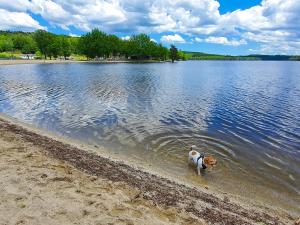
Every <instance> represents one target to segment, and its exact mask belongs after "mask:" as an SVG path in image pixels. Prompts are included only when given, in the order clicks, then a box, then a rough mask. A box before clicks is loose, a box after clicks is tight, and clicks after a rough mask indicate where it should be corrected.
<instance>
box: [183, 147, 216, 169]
mask: <svg viewBox="0 0 300 225" xmlns="http://www.w3.org/2000/svg"><path fill="white" fill-rule="evenodd" d="M195 147H196V146H195V145H192V146H191V147H190V152H189V159H188V160H189V163H192V164H194V165H196V166H197V171H198V175H200V170H201V169H204V170H205V169H206V168H207V167H214V166H215V165H216V164H217V160H216V159H215V158H214V157H213V156H211V155H208V156H205V155H204V154H200V153H199V152H197V151H195V150H194V148H195Z"/></svg>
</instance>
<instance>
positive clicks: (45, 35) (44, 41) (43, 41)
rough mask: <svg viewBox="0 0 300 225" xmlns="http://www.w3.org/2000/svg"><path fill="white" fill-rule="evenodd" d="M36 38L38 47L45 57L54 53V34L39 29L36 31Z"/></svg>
mask: <svg viewBox="0 0 300 225" xmlns="http://www.w3.org/2000/svg"><path fill="white" fill-rule="evenodd" d="M34 39H35V41H36V43H37V47H38V48H39V50H40V52H41V53H42V54H43V55H44V57H45V59H46V58H47V55H48V54H52V53H53V52H51V50H53V49H52V47H51V46H50V45H51V43H52V42H53V39H54V35H53V34H51V33H49V32H47V31H44V30H37V31H36V32H35V33H34ZM50 52H51V53H50Z"/></svg>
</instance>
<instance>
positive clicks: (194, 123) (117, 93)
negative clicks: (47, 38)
mask: <svg viewBox="0 0 300 225" xmlns="http://www.w3.org/2000/svg"><path fill="white" fill-rule="evenodd" d="M0 112H3V113H5V114H8V115H10V116H13V117H16V118H17V119H19V120H20V121H23V122H27V123H30V124H33V125H35V126H38V127H39V128H42V129H45V130H49V131H52V132H55V133H57V134H60V135H65V136H67V137H70V138H74V139H78V140H80V141H82V142H84V143H87V144H91V145H93V146H95V145H96V146H102V147H105V148H106V149H108V151H111V152H112V153H113V154H120V155H126V156H128V157H130V158H133V159H135V160H137V161H141V162H145V163H147V164H149V165H150V166H152V167H154V168H159V169H161V170H163V171H165V172H166V173H167V174H171V175H173V176H176V177H177V178H178V179H180V180H183V181H184V182H190V183H191V184H193V185H198V186H203V185H208V186H209V187H211V188H212V189H217V190H219V191H220V192H226V193H228V194H238V195H240V196H242V197H246V198H250V199H253V200H257V201H262V202H265V203H268V204H272V205H274V206H277V207H281V208H284V209H286V210H289V211H293V212H295V211H298V212H299V211H300V209H299V205H300V62H292V61H286V62H283V61H278V62H275V61H187V62H178V63H174V64H172V63H149V64H92V63H77V64H76V63H74V64H31V65H10V66H1V67H0ZM192 144H195V145H197V147H198V151H201V152H204V153H206V154H213V155H214V156H215V157H216V158H217V159H218V165H217V167H216V168H215V169H214V170H212V171H206V172H205V173H204V174H203V175H202V176H200V177H199V176H197V174H196V172H195V170H194V169H193V168H191V167H189V166H188V165H187V155H188V147H187V146H188V145H192Z"/></svg>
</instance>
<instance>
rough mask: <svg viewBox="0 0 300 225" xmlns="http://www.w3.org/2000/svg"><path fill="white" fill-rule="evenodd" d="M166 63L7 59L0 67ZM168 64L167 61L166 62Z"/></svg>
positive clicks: (154, 61) (152, 61)
mask: <svg viewBox="0 0 300 225" xmlns="http://www.w3.org/2000/svg"><path fill="white" fill-rule="evenodd" d="M162 62H164V61H156V60H146V61H145V60H135V61H130V60H100V61H78V60H48V59H47V60H41V59H34V60H27V59H13V60H10V59H5V60H0V66H2V65H18V64H65V63H96V64H97V63H99V64H101V63H103V64H114V63H162ZM165 62H167V61H165Z"/></svg>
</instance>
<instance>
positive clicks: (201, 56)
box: [183, 51, 300, 61]
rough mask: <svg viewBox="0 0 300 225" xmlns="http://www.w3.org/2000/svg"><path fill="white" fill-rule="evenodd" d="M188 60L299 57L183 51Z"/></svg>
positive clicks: (295, 58) (280, 59) (282, 59)
mask: <svg viewBox="0 0 300 225" xmlns="http://www.w3.org/2000/svg"><path fill="white" fill-rule="evenodd" d="M183 52H184V54H185V55H186V57H187V59H188V60H270V61H271V60H278V61H287V60H299V61H300V56H291V55H258V54H256V55H245V56H232V55H218V54H208V53H203V52H189V51H183Z"/></svg>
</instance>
